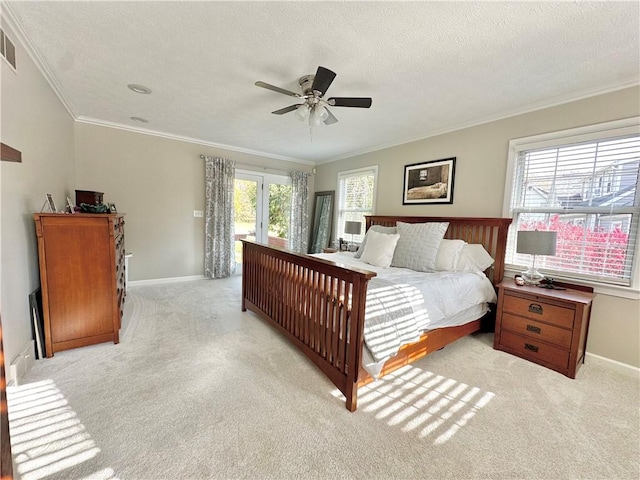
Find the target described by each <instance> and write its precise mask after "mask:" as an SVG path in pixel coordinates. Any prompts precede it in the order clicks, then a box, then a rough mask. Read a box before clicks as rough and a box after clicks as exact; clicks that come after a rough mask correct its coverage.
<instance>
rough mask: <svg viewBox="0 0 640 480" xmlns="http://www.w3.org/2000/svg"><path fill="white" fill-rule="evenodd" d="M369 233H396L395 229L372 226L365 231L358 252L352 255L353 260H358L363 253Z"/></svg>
mask: <svg viewBox="0 0 640 480" xmlns="http://www.w3.org/2000/svg"><path fill="white" fill-rule="evenodd" d="M369 232H380V233H387V234H389V233H398V232H397V228H396V227H383V226H382V225H373V226H371V227H370V228H369V230H367V234H366V235H365V236H364V240H362V243H361V244H360V246H359V247H358V251H357V252H356V254H355V255H354V257H355V258H360V257H361V256H362V252H364V246H365V245H366V243H367V237H368V236H369Z"/></svg>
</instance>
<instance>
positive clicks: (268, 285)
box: [242, 216, 511, 412]
mask: <svg viewBox="0 0 640 480" xmlns="http://www.w3.org/2000/svg"><path fill="white" fill-rule="evenodd" d="M365 218H366V229H367V230H368V229H369V228H370V227H371V226H372V225H383V226H395V224H396V222H405V223H425V222H449V228H448V229H447V232H446V234H445V237H444V238H448V239H461V240H464V241H466V242H467V243H480V244H482V245H483V246H484V248H485V249H486V250H487V251H488V252H489V253H490V254H491V256H492V257H493V258H494V259H495V262H494V265H493V266H492V267H491V268H489V269H488V270H487V271H486V274H487V276H488V277H489V279H490V280H491V281H492V283H493V284H494V285H497V284H498V283H500V281H502V277H503V274H504V258H505V248H506V243H507V231H508V228H509V224H510V223H511V219H510V218H463V217H451V218H445V217H397V216H367V217H365ZM242 242H243V253H242V255H243V257H242V258H243V261H242V311H243V312H244V311H246V310H250V311H252V312H254V313H255V314H256V315H258V316H259V317H261V318H263V319H264V320H266V321H268V322H269V323H270V324H272V325H273V326H274V327H275V328H276V329H277V330H279V331H280V332H281V333H282V334H283V335H284V336H285V337H287V338H288V339H289V340H290V341H291V342H292V343H293V344H294V345H295V346H297V347H298V348H299V349H300V350H301V351H302V352H303V353H304V354H305V355H306V356H307V357H308V358H309V359H311V361H312V362H313V363H315V364H316V365H317V366H318V368H320V370H322V372H323V373H324V374H325V375H326V376H327V377H328V378H329V380H331V381H332V382H333V384H334V385H335V386H336V387H338V389H339V390H340V391H341V392H342V393H343V394H344V395H345V397H346V407H347V409H348V410H350V411H352V412H353V411H355V410H356V408H357V398H358V387H359V386H361V385H364V384H366V383H369V382H371V381H372V380H373V379H372V378H371V377H370V376H369V374H368V373H367V372H366V371H365V370H364V369H362V368H361V363H362V348H363V346H364V334H363V332H364V310H365V301H366V294H367V284H368V282H369V280H370V279H371V278H373V277H375V276H376V274H375V273H374V272H369V271H367V270H360V269H355V268H351V267H347V266H344V265H340V264H338V263H335V262H330V261H327V260H324V259H320V258H317V257H312V256H309V255H303V254H298V253H293V252H289V251H287V250H284V249H279V248H274V247H268V246H266V245H262V244H258V243H254V242H251V241H247V240H243V241H242ZM479 329H480V319H477V320H474V321H472V322H470V323H467V324H465V325H461V326H458V327H446V328H440V329H436V330H431V331H429V332H426V333H425V334H423V335H422V337H421V338H420V340H419V341H418V342H416V343H412V344H409V345H405V346H403V347H402V348H401V349H400V351H399V352H398V354H397V355H396V356H395V357H392V358H391V359H389V360H388V361H387V362H386V363H385V365H384V367H383V369H382V372H381V374H380V376H383V375H385V374H387V373H389V372H392V371H394V370H396V369H398V368H400V367H402V366H404V365H406V364H408V363H411V362H414V361H416V360H418V359H420V358H422V357H424V356H425V355H428V354H429V353H431V352H434V351H436V350H439V349H441V348H442V347H444V346H446V345H448V344H449V343H451V342H453V341H455V340H457V339H459V338H461V337H464V336H466V335H469V334H471V333H473V332H475V331H477V330H479Z"/></svg>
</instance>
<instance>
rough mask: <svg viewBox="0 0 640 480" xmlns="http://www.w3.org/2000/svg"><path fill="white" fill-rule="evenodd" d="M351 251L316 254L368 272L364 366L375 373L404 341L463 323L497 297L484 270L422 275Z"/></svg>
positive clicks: (483, 309) (475, 315) (481, 311)
mask: <svg viewBox="0 0 640 480" xmlns="http://www.w3.org/2000/svg"><path fill="white" fill-rule="evenodd" d="M353 255H354V254H353V253H346V252H344V253H331V254H318V255H315V256H318V257H321V258H324V259H326V260H330V261H332V262H336V263H341V264H343V265H346V266H350V267H357V268H360V269H365V270H370V271H373V272H376V273H377V277H375V278H373V279H372V280H370V282H369V286H368V289H367V308H366V310H365V332H364V336H365V345H366V346H367V349H368V352H365V353H369V354H370V355H365V358H364V362H363V363H364V365H365V368H367V364H372V365H373V366H372V369H370V368H367V370H369V373H371V374H372V375H373V376H374V377H375V376H377V375H378V373H379V371H380V368H381V367H382V364H384V362H385V361H386V360H388V359H389V358H391V357H392V356H394V355H395V354H396V353H397V352H398V350H399V349H400V347H401V346H402V345H404V344H406V343H411V342H415V341H417V340H418V338H419V337H420V334H421V333H422V332H424V331H426V330H433V329H434V328H441V327H450V326H455V325H462V324H464V323H467V322H468V321H471V320H473V319H475V318H478V316H479V315H482V314H483V313H484V312H486V311H487V307H486V304H487V303H488V302H495V301H496V293H495V290H494V288H493V285H492V284H491V282H490V281H489V279H488V278H487V277H486V276H485V275H484V273H481V272H478V273H471V272H436V273H423V272H416V271H414V270H410V269H407V268H396V267H390V268H380V267H375V266H373V265H369V264H367V263H364V262H361V261H360V260H358V259H357V258H354V256H353Z"/></svg>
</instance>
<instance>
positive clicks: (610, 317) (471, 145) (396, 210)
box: [316, 87, 640, 367]
mask: <svg viewBox="0 0 640 480" xmlns="http://www.w3.org/2000/svg"><path fill="white" fill-rule="evenodd" d="M637 115H640V89H639V88H637V87H634V88H628V89H625V90H620V91H617V92H612V93H608V94H605V95H600V96H597V97H592V98H588V99H584V100H580V101H576V102H572V103H569V104H564V105H560V106H556V107H552V108H547V109H544V110H539V111H536V112H531V113H527V114H523V115H519V116H516V117H512V118H508V119H504V120H500V121H496V122H492V123H487V124H485V125H479V126H476V127H472V128H467V129H464V130H459V131H456V132H451V133H448V134H444V135H439V136H435V137H432V138H427V139H424V140H420V141H416V142H412V143H408V144H404V145H400V146H396V147H393V148H388V149H385V150H380V151H377V152H372V153H367V154H364V155H359V156H356V157H353V158H349V159H346V160H341V161H337V162H332V163H328V164H324V165H319V166H318V168H317V175H316V189H317V190H333V189H335V188H336V183H337V174H338V172H339V171H342V170H349V169H353V168H359V167H364V166H368V165H378V178H379V182H378V184H379V186H378V192H377V198H376V213H378V214H382V215H384V214H389V215H434V216H485V217H495V216H502V205H503V199H504V183H505V175H506V166H507V154H508V146H509V140H511V139H514V138H520V137H526V136H530V135H536V134H541V133H546V132H553V131H558V130H564V129H568V128H575V127H579V126H585V125H590V124H595V123H601V122H606V121H611V120H618V119H622V118H629V117H633V116H637ZM447 157H456V172H455V184H454V198H453V204H452V205H402V188H403V173H404V165H408V164H412V163H417V162H422V161H429V160H438V159H441V158H447ZM587 351H588V352H590V353H593V354H596V355H601V356H603V357H607V358H611V359H613V360H617V361H619V362H622V363H625V364H628V365H633V366H636V367H640V301H638V300H628V299H624V298H619V297H612V296H608V295H603V294H599V295H598V296H597V297H596V299H595V302H594V306H593V314H592V317H591V328H590V333H589V340H588V344H587Z"/></svg>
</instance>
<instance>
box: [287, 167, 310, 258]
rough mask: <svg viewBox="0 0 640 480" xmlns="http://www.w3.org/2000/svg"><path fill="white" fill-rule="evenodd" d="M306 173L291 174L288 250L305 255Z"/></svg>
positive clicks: (307, 235)
mask: <svg viewBox="0 0 640 480" xmlns="http://www.w3.org/2000/svg"><path fill="white" fill-rule="evenodd" d="M310 176H311V174H310V173H308V172H297V171H296V172H291V220H290V222H291V224H290V225H289V249H290V250H293V251H294V252H299V253H307V245H308V243H309V177H310Z"/></svg>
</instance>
